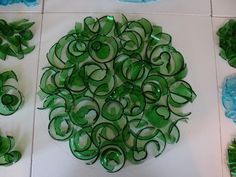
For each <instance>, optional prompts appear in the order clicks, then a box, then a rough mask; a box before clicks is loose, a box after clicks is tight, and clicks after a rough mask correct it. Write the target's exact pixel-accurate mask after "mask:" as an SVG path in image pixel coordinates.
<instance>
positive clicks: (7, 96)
mask: <svg viewBox="0 0 236 177" xmlns="http://www.w3.org/2000/svg"><path fill="white" fill-rule="evenodd" d="M10 79H13V80H15V81H17V76H16V74H15V73H14V72H13V71H6V72H3V73H1V74H0V115H4V116H9V115H12V114H14V113H15V112H16V111H17V110H18V109H19V108H20V106H21V104H22V102H23V100H22V95H21V93H20V91H19V90H18V89H17V88H16V87H14V86H12V85H8V84H6V83H7V81H8V80H10Z"/></svg>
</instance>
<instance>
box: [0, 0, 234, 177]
mask: <svg viewBox="0 0 236 177" xmlns="http://www.w3.org/2000/svg"><path fill="white" fill-rule="evenodd" d="M42 1H43V0H42ZM42 1H40V5H39V6H37V7H34V8H26V7H25V6H24V5H19V4H18V5H13V6H8V7H6V8H5V7H4V8H3V7H0V14H1V18H6V19H8V20H9V21H10V20H14V19H19V18H29V19H31V20H33V21H35V22H36V25H35V26H34V28H33V30H34V32H35V37H34V41H32V43H35V44H36V46H37V47H36V49H35V50H34V52H33V53H31V54H29V55H26V57H25V59H24V60H22V61H18V60H17V59H13V58H9V59H8V60H6V61H4V62H1V61H0V70H1V72H2V71H5V70H10V69H12V70H14V71H15V72H16V73H17V75H18V77H19V82H18V84H19V89H20V90H21V91H22V92H23V94H24V96H25V104H24V106H23V107H22V109H20V110H19V111H18V112H17V113H15V114H14V115H13V116H11V117H7V118H6V117H0V129H1V131H2V132H3V133H6V134H10V135H13V136H15V138H16V141H17V144H16V147H17V148H18V149H20V150H21V151H22V152H23V157H22V159H21V161H19V162H18V163H16V164H14V165H13V166H10V167H0V177H2V176H4V177H52V176H53V177H65V176H70V177H75V176H86V177H108V176H115V177H121V176H122V177H123V176H127V177H133V176H135V177H141V176H142V177H143V176H150V177H154V176H155V177H156V176H161V177H172V176H175V177H229V176H230V175H229V173H228V169H227V165H226V149H227V145H228V143H229V142H230V140H231V138H232V137H234V136H236V125H234V124H233V123H232V122H231V121H230V120H228V119H227V118H225V117H224V110H223V108H222V105H221V101H220V100H217V94H218V96H219V98H220V96H221V95H220V87H221V83H222V81H223V79H224V77H225V76H227V75H229V74H232V73H236V70H235V69H233V68H231V67H229V66H228V64H227V63H226V62H225V61H224V60H222V59H221V58H220V57H219V56H218V53H219V48H218V43H217V41H218V40H217V37H216V35H215V32H216V30H217V29H218V28H219V27H220V26H222V25H223V24H224V23H225V22H226V21H227V18H215V17H211V16H217V17H230V16H234V17H236V1H235V0H211V1H210V0H198V1H196V0H160V1H159V2H158V3H151V4H146V5H140V4H138V5H135V4H129V3H121V2H118V0H87V1H84V0H76V1H75V0H60V1H59V0H44V1H45V2H44V7H43V2H42ZM98 1H99V3H97V2H98ZM210 2H211V3H210ZM210 4H211V5H212V6H210ZM43 9H44V12H45V13H44V14H43V15H41V13H42V11H43ZM1 12H2V13H1ZM6 12H7V13H6ZM9 12H14V13H9ZM17 12H20V13H17ZM29 12H32V13H31V14H30V13H29ZM49 12H50V13H49ZM51 12H59V13H51ZM65 12H70V13H65ZM72 12H77V13H72ZM82 12H86V13H82ZM95 12H100V14H99V13H95ZM101 12H103V13H105V14H108V13H109V14H111V13H118V14H119V13H125V14H126V15H127V13H134V14H133V15H131V14H130V15H128V16H129V17H130V18H132V19H137V18H139V17H146V18H147V19H148V20H150V21H151V22H153V23H155V24H158V25H161V26H163V29H164V31H165V32H168V33H170V34H171V35H172V37H173V44H174V46H175V47H176V48H177V49H178V50H179V51H180V52H181V53H182V54H183V55H184V56H185V60H186V62H187V64H188V67H189V74H188V77H187V80H188V81H189V83H190V84H191V85H192V86H193V88H194V89H195V91H196V93H197V94H198V97H197V99H196V100H195V102H194V103H193V104H192V105H189V106H188V108H187V109H188V110H191V111H192V112H193V114H192V115H191V116H190V120H189V123H188V124H183V123H180V124H179V127H180V129H181V140H180V142H179V143H178V144H176V145H173V146H171V147H170V146H169V147H168V148H167V150H166V151H165V152H164V154H163V155H162V156H160V157H158V158H156V159H150V160H148V161H146V162H145V163H144V164H141V165H138V166H128V167H125V168H124V169H123V170H122V171H121V172H119V173H117V174H112V175H111V174H108V173H105V172H104V169H103V168H102V167H101V166H100V164H96V165H94V166H86V165H85V164H84V162H82V161H79V160H77V159H75V158H74V157H73V156H72V154H71V153H70V151H69V147H68V144H67V143H59V142H55V141H53V140H52V139H51V138H50V137H49V135H48V133H47V125H48V112H47V111H39V110H36V109H35V108H36V107H37V106H39V105H40V102H39V100H38V98H37V97H36V99H37V100H35V93H36V80H37V77H38V78H40V77H41V73H42V71H41V68H42V67H43V66H46V65H47V62H46V57H45V55H46V53H47V51H48V50H49V48H50V47H51V46H52V45H53V44H54V43H55V42H56V41H57V40H58V39H59V38H60V37H62V36H63V35H64V34H66V33H67V32H68V31H69V30H70V29H72V28H73V26H74V24H75V22H76V21H81V20H82V19H83V18H84V17H85V16H87V15H92V16H97V17H99V16H101ZM211 13H212V14H211ZM155 14H156V15H155ZM157 14H159V15H157ZM176 14H178V15H176ZM41 16H43V22H42V23H43V31H42V35H40V30H41ZM118 16H119V15H118ZM213 37H214V40H213ZM40 40H41V41H42V42H41V44H40V45H39V41H40ZM40 46H41V49H40ZM39 50H40V56H39ZM214 50H215V51H214ZM38 58H40V62H39V66H38V67H37V64H38ZM29 66H30V67H29ZM37 68H39V75H38V76H37ZM37 87H38V86H37ZM35 101H36V104H35ZM35 110H36V112H35V116H34V111H35ZM34 119H35V127H33V121H34ZM33 128H34V131H33ZM33 132H34V133H35V135H34V143H33V156H31V155H32V137H33ZM32 157H33V159H32V161H31V158H32ZM31 162H32V163H31Z"/></svg>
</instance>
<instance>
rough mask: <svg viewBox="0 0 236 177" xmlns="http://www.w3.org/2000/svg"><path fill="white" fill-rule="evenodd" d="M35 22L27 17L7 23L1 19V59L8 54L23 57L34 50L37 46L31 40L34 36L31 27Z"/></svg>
mask: <svg viewBox="0 0 236 177" xmlns="http://www.w3.org/2000/svg"><path fill="white" fill-rule="evenodd" d="M33 24H34V22H29V20H27V19H23V20H19V21H15V22H11V23H7V22H6V21H5V20H3V19H0V59H1V60H5V59H6V57H7V56H13V57H16V58H18V59H23V58H24V55H25V54H28V53H30V52H32V51H33V50H34V48H35V46H31V45H30V44H29V41H30V40H31V39H32V38H33V33H32V31H31V30H30V27H31V26H32V25H33Z"/></svg>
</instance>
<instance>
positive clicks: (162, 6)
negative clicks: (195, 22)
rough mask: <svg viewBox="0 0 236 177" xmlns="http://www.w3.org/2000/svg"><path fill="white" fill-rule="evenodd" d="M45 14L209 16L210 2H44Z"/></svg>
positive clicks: (178, 0)
mask: <svg viewBox="0 0 236 177" xmlns="http://www.w3.org/2000/svg"><path fill="white" fill-rule="evenodd" d="M44 1H45V8H44V10H45V12H109V13H111V12H113V13H147V12H148V13H153V14H160V13H165V14H166V13H170V14H198V15H210V12H211V10H210V0H159V2H158V3H147V4H141V3H137V4H134V3H124V2H120V1H119V0H99V3H98V0H86V1H85V0H76V1H75V0H61V1H60V3H58V0H44Z"/></svg>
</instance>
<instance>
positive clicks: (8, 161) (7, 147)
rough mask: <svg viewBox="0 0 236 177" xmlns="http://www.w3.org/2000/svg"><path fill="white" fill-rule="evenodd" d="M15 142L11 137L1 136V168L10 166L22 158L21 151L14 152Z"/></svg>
mask: <svg viewBox="0 0 236 177" xmlns="http://www.w3.org/2000/svg"><path fill="white" fill-rule="evenodd" d="M14 146H15V140H14V138H13V137H11V136H7V137H4V136H0V166H9V165H12V164H13V163H16V162H17V161H19V160H20V158H21V153H20V152H19V151H15V150H13V148H14Z"/></svg>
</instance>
